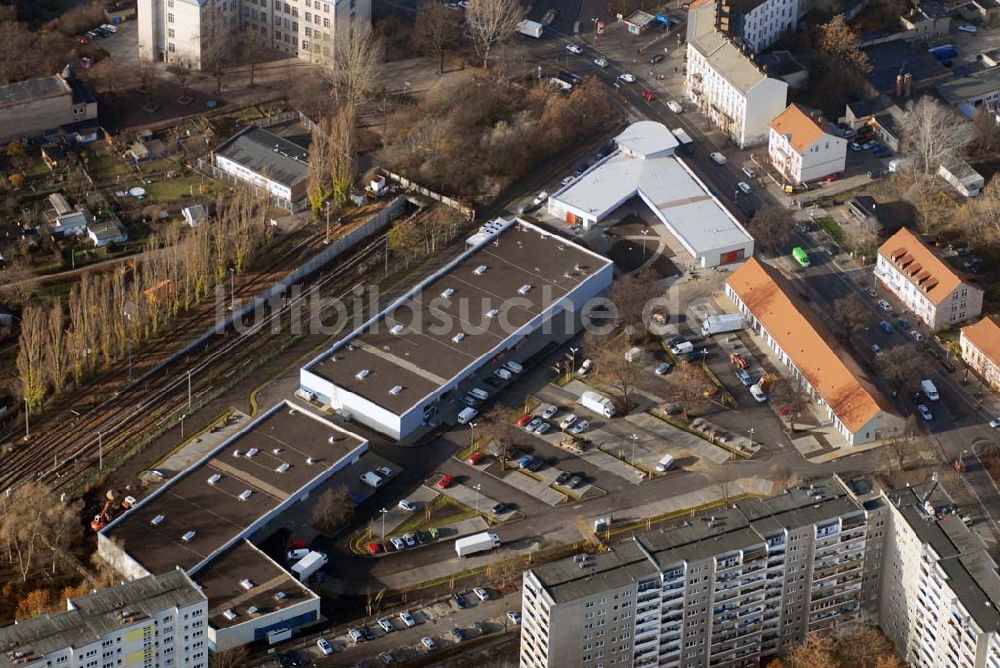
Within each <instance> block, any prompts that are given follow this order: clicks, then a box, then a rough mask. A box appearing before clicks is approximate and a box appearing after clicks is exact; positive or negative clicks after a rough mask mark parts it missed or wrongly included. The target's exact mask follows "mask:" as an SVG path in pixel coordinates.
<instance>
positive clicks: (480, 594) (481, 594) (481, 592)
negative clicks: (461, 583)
mask: <svg viewBox="0 0 1000 668" xmlns="http://www.w3.org/2000/svg"><path fill="white" fill-rule="evenodd" d="M472 593H473V594H475V595H476V598H478V599H479V600H480V601H488V600H490V593H489V592H488V591H486V590H485V589H483V588H482V587H476V588H475V589H473V590H472Z"/></svg>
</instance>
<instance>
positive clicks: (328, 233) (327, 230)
mask: <svg viewBox="0 0 1000 668" xmlns="http://www.w3.org/2000/svg"><path fill="white" fill-rule="evenodd" d="M323 208H324V209H326V239H325V240H324V241H323V243H324V244H329V243H330V200H327V201H325V202H323Z"/></svg>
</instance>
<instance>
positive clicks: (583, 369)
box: [577, 359, 594, 376]
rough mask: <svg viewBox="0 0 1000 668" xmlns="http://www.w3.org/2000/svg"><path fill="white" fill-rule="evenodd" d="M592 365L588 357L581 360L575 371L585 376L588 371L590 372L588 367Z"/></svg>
mask: <svg viewBox="0 0 1000 668" xmlns="http://www.w3.org/2000/svg"><path fill="white" fill-rule="evenodd" d="M593 366H594V363H593V362H591V361H590V360H589V359H588V360H583V364H581V365H580V368H579V370H578V371H577V373H578V374H580V375H581V376H586V375H587V374H588V373H590V369H591V367H593Z"/></svg>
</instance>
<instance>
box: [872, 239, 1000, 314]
mask: <svg viewBox="0 0 1000 668" xmlns="http://www.w3.org/2000/svg"><path fill="white" fill-rule="evenodd" d="M875 277H876V278H877V279H878V280H879V281H880V282H881V283H882V284H883V285H884V286H885V287H887V288H888V289H889V290H891V291H892V293H893V294H895V295H896V297H898V298H899V300H900V301H902V302H903V304H905V305H906V307H907V308H908V309H910V310H911V311H913V315H914V316H916V317H917V319H918V320H920V321H921V322H923V323H924V324H925V325H927V326H928V327H930V328H931V329H932V330H934V331H937V330H939V329H941V328H942V327H944V326H945V325H954V324H956V323H960V322H963V321H965V320H972V319H975V318H976V317H978V316H979V314H980V313H982V311H983V291H982V289H981V288H977V287H975V286H974V285H971V284H970V283H968V282H966V281H964V280H963V279H962V277H961V276H960V275H959V274H958V272H956V271H955V270H954V269H952V268H951V267H950V266H948V263H947V262H945V261H944V260H942V259H941V258H939V257H938V256H937V254H936V253H935V252H934V250H933V249H932V248H931V247H930V246H928V245H927V244H925V243H924V242H923V240H921V239H920V238H919V237H918V236H917V235H915V234H914V233H913V232H910V231H909V230H908V229H906V228H905V227H904V228H903V229H901V230H900V231H899V232H896V234H894V235H892V236H891V237H889V239H888V240H886V242H885V243H884V244H882V246H881V247H880V248H879V249H878V261H877V262H876V264H875Z"/></svg>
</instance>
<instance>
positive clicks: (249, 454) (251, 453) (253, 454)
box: [247, 448, 260, 459]
mask: <svg viewBox="0 0 1000 668" xmlns="http://www.w3.org/2000/svg"><path fill="white" fill-rule="evenodd" d="M258 452H260V450H258V449H257V448H250V449H249V450H247V459H253V458H254V457H256V456H257V453H258Z"/></svg>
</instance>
